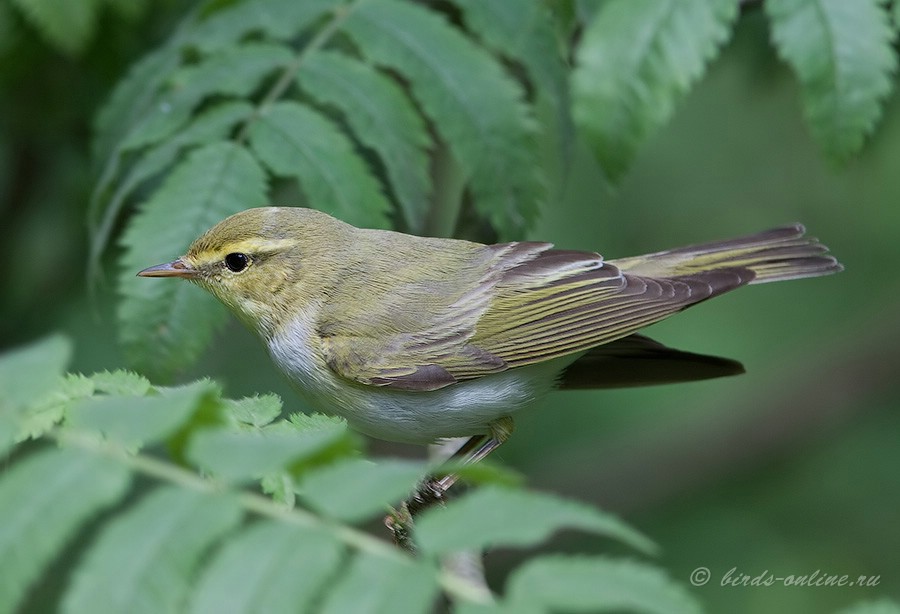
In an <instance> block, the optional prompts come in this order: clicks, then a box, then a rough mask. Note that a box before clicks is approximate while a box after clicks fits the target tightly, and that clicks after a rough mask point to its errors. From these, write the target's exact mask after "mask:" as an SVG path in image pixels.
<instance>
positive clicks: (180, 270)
mask: <svg viewBox="0 0 900 614" xmlns="http://www.w3.org/2000/svg"><path fill="white" fill-rule="evenodd" d="M197 275H198V271H197V269H194V268H191V267H190V266H188V265H187V264H185V263H184V261H183V260H182V259H181V258H179V259H178V260H173V261H172V262H167V263H165V264H157V265H156V266H152V267H150V268H148V269H144V270H143V271H141V272H140V273H138V276H139V277H183V278H185V279H192V278H194V277H197Z"/></svg>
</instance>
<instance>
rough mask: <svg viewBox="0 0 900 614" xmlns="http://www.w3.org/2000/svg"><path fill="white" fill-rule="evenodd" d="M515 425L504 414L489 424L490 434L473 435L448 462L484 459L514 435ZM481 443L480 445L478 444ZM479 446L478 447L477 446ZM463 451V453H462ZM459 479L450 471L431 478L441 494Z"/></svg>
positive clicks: (474, 461)
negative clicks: (441, 475) (439, 476)
mask: <svg viewBox="0 0 900 614" xmlns="http://www.w3.org/2000/svg"><path fill="white" fill-rule="evenodd" d="M514 427H515V425H514V424H513V419H512V418H511V417H509V416H503V417H502V418H500V419H499V420H495V421H494V422H491V423H490V424H489V425H488V428H489V429H490V434H489V435H487V436H486V437H485V436H484V435H481V436H477V437H472V438H470V439H469V441H467V442H466V443H465V444H463V446H462V447H461V448H460V449H459V450H457V451H456V453H455V454H454V455H453V456H451V457H450V460H449V461H448V463H450V464H452V463H456V462H459V463H460V464H462V465H472V464H475V463H477V462H479V461H482V460H484V459H485V458H486V457H487V456H488V454H490V453H491V452H493V451H494V450H496V449H497V448H499V447H500V446H501V445H503V443H504V442H505V441H506V440H507V439H509V436H510V435H512V432H513V429H514ZM479 443H480V444H481V445H478V444H479ZM476 446H477V447H476ZM461 452H462V454H460V453H461ZM458 479H459V475H457V474H455V473H448V474H447V475H445V476H443V477H442V478H438V479H432V480H429V481H430V482H433V483H434V486H433V487H432V490H438V491H440V493H441V495H443V493H445V492H447V490H448V489H449V488H450V487H451V486H453V485H454V484H455V483H456V481H457V480H458Z"/></svg>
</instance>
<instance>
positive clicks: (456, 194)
mask: <svg viewBox="0 0 900 614" xmlns="http://www.w3.org/2000/svg"><path fill="white" fill-rule="evenodd" d="M432 175H433V178H434V179H433V180H434V192H433V193H434V199H433V202H432V205H431V209H430V210H429V211H428V218H427V219H426V220H425V234H426V235H427V236H431V237H452V236H453V233H454V231H455V230H456V224H457V222H458V221H459V212H460V210H461V209H462V202H463V195H464V193H465V188H466V179H467V177H466V173H465V171H463V169H462V166H460V164H459V162H457V161H456V158H455V157H453V152H451V151H450V148H449V147H448V146H447V144H446V143H445V142H443V141H438V142H437V147H436V148H435V152H434V162H433V163H432Z"/></svg>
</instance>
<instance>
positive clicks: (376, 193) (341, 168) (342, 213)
mask: <svg viewBox="0 0 900 614" xmlns="http://www.w3.org/2000/svg"><path fill="white" fill-rule="evenodd" d="M249 136H250V145H251V147H252V148H253V150H254V151H255V152H256V155H258V156H259V158H260V159H261V160H262V161H263V162H264V163H265V164H266V165H267V166H269V167H270V168H271V169H272V170H273V171H274V172H275V174H277V175H281V176H284V177H294V178H296V179H297V181H298V182H299V183H300V187H301V188H302V189H303V191H304V193H305V194H306V197H307V199H308V200H309V202H310V204H312V205H314V206H315V208H317V209H321V210H322V211H325V212H327V213H331V214H332V215H335V216H337V217H339V218H341V219H343V220H346V221H347V222H349V223H351V224H355V225H357V226H364V227H369V228H373V227H374V228H386V227H388V219H387V212H388V210H389V208H390V205H389V204H388V202H387V200H386V199H385V197H384V195H383V194H382V192H381V186H380V185H379V183H378V180H377V179H376V178H375V177H374V176H373V175H372V174H371V172H370V171H369V169H368V168H367V167H366V164H365V163H364V162H363V161H362V159H361V158H360V157H359V155H357V153H356V152H355V151H353V144H352V143H351V142H350V140H349V139H348V138H347V137H346V136H344V134H342V133H341V132H340V130H338V129H337V127H335V126H334V124H332V123H331V122H330V121H329V120H328V119H326V118H325V117H323V116H322V115H321V114H319V113H317V112H315V111H313V110H311V109H309V108H308V107H304V106H301V105H299V104H297V103H294V102H279V103H277V104H275V105H272V107H271V108H269V109H268V110H267V111H266V112H265V114H264V115H263V116H262V117H260V118H259V119H258V120H257V121H256V122H254V124H253V125H252V126H251V128H250V133H249Z"/></svg>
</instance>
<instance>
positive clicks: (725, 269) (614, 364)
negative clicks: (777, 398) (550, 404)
mask: <svg viewBox="0 0 900 614" xmlns="http://www.w3.org/2000/svg"><path fill="white" fill-rule="evenodd" d="M804 232H805V230H804V228H803V226H802V225H800V224H794V225H791V226H785V227H782V228H776V229H773V230H769V231H766V232H762V233H759V234H755V235H750V236H747V237H743V238H739V239H733V240H729V241H721V242H716V243H707V244H703V245H695V246H690V247H682V248H679V249H672V250H668V251H662V252H657V253H654V254H648V255H644V256H636V257H633V258H622V259H617V260H609V261H605V260H604V259H603V258H602V257H601V256H600V255H599V254H597V253H592V252H581V251H566V250H557V249H554V248H553V245H552V244H550V243H536V242H516V243H500V244H496V245H484V244H480V243H473V242H469V241H462V240H456V239H438V238H426V237H417V236H412V235H407V234H402V233H398V232H391V231H385V230H367V229H360V228H356V227H354V226H351V225H349V224H346V223H344V222H341V221H339V220H337V219H335V218H333V217H331V216H329V215H326V214H325V213H322V212H320V211H316V210H312V209H303V208H295V207H264V208H257V209H248V210H246V211H242V212H240V213H237V214H235V215H233V216H231V217H229V218H227V219H225V220H224V221H222V222H220V223H219V224H217V225H216V226H214V227H213V228H211V229H210V230H208V231H207V232H206V233H205V234H203V235H202V236H201V237H199V238H198V239H197V240H195V241H194V242H193V244H192V245H191V246H190V248H189V249H188V251H187V253H186V254H185V255H183V256H181V257H180V258H178V259H176V260H173V261H172V262H168V263H166V264H160V265H158V266H153V267H150V268H147V269H144V270H143V271H141V272H140V273H138V275H140V276H143V277H181V278H184V279H187V280H189V281H191V282H193V283H196V284H197V285H199V286H201V287H203V288H205V289H206V290H208V291H209V292H211V293H212V294H214V295H215V296H216V297H217V298H218V299H219V300H221V301H222V302H223V303H224V304H225V305H227V306H228V307H229V308H230V309H231V311H233V312H234V313H235V314H236V315H237V317H238V318H239V319H240V320H242V321H243V322H244V323H245V324H246V325H247V326H248V327H249V328H250V329H252V330H253V331H255V332H256V334H257V335H259V337H260V338H261V339H262V340H263V342H264V343H265V344H266V347H267V348H268V350H269V353H270V355H271V356H272V359H273V360H274V361H275V363H276V364H277V365H278V367H279V368H280V369H281V370H282V371H284V373H285V374H286V375H287V377H288V378H289V379H290V380H291V381H292V382H293V384H295V386H296V387H297V389H298V390H299V392H300V393H301V395H302V396H303V397H304V398H305V400H306V401H307V402H308V404H309V405H310V407H312V408H313V409H315V410H317V411H322V412H325V413H331V414H339V415H342V416H344V417H345V418H346V419H347V421H348V422H349V424H350V425H351V426H352V427H353V428H355V429H357V430H359V431H361V432H363V433H366V434H368V435H371V436H373V437H376V438H381V439H386V440H393V441H405V442H415V443H430V442H433V441H435V440H437V439H441V438H448V437H470V438H471V439H470V440H469V442H468V444H467V445H466V446H464V449H465V451H466V452H467V453H469V454H471V457H472V459H473V460H477V459H479V458H482V457H483V456H485V455H487V453H489V452H490V451H491V450H493V449H494V448H495V447H496V446H497V445H499V444H500V443H502V441H504V440H505V439H506V438H507V437H508V436H509V433H510V432H511V430H512V419H511V416H513V415H514V414H515V413H516V411H518V410H519V409H521V408H522V407H524V406H525V405H528V404H529V403H531V402H532V401H534V400H535V399H537V398H539V397H541V396H542V395H544V394H545V393H547V392H548V391H550V390H551V389H553V388H554V387H558V388H563V389H565V388H605V387H613V386H629V385H642V384H648V383H663V382H674V381H690V380H696V379H705V378H708V377H717V376H720V375H730V374H734V373H740V372H742V367H741V365H740V364H739V363H736V362H734V361H731V360H727V359H723V358H716V357H711V356H702V355H699V354H692V353H688V352H679V351H677V350H672V349H669V348H666V347H665V346H663V345H661V344H658V343H656V342H654V341H651V340H649V339H647V338H646V337H642V336H639V335H636V334H635V331H637V330H638V329H640V328H643V327H645V326H647V325H649V324H653V323H654V322H658V321H660V320H662V319H663V318H666V317H668V316H670V315H672V314H673V313H676V312H678V311H681V310H682V309H685V308H686V307H690V306H691V305H695V304H697V303H699V302H701V301H704V300H706V299H708V298H712V297H714V296H718V295H720V294H723V293H724V292H728V291H729V290H733V289H735V288H738V287H740V286H744V285H747V284H755V283H766V282H770V281H781V280H787V279H798V278H803V277H816V276H820V275H828V274H831V273H835V272H838V271H840V270H842V266H841V265H840V264H839V263H838V262H837V260H835V258H833V257H832V256H830V255H827V251H828V250H827V248H826V247H825V246H823V245H822V244H820V243H819V242H818V241H817V240H816V239H812V238H808V237H804Z"/></svg>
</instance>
